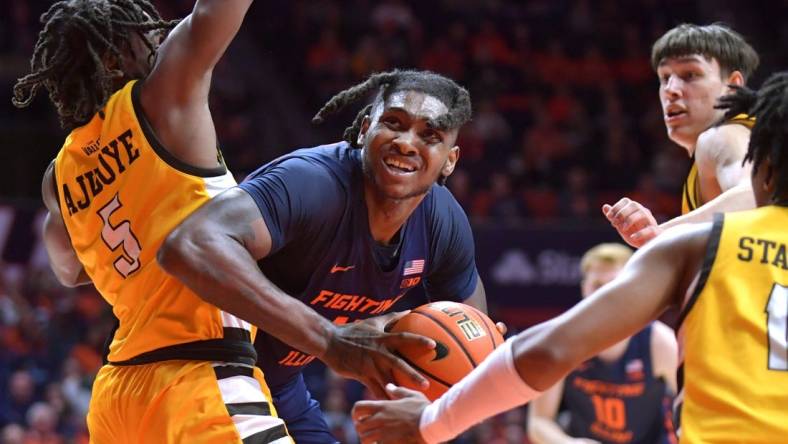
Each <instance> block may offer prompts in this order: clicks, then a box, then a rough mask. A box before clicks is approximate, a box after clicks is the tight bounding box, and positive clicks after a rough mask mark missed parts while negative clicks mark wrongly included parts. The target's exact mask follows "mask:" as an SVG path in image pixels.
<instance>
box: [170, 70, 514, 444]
mask: <svg viewBox="0 0 788 444" xmlns="http://www.w3.org/2000/svg"><path fill="white" fill-rule="evenodd" d="M370 93H374V94H375V98H374V100H373V101H372V103H371V104H369V105H367V106H366V107H364V108H363V109H362V110H361V112H360V113H359V114H358V116H357V117H356V119H355V121H354V122H353V124H352V125H351V126H350V127H349V128H348V129H347V130H346V131H345V137H344V138H345V140H344V141H342V142H339V143H334V144H331V145H324V146H318V147H314V148H306V149H301V150H297V151H294V152H293V153H290V154H288V155H285V156H283V157H281V158H279V159H276V160H274V161H273V162H271V163H269V164H267V165H265V166H263V167H261V168H260V169H258V170H257V171H255V172H254V173H252V174H251V175H250V176H249V177H248V178H247V179H246V181H245V182H244V183H242V184H240V185H239V186H238V187H237V188H235V189H232V190H229V191H226V192H225V193H223V194H222V195H220V196H218V197H217V198H216V199H214V200H212V201H211V202H209V203H208V204H206V205H205V206H204V207H203V208H201V209H200V210H198V211H196V212H195V213H194V214H193V215H192V216H190V217H189V218H188V219H187V220H186V221H185V222H184V223H183V224H182V225H181V226H180V228H178V229H177V230H176V231H175V232H173V234H172V235H170V237H169V238H168V240H167V242H166V243H165V245H164V247H163V248H162V250H161V252H160V257H159V260H160V262H161V263H162V265H163V266H164V267H165V268H166V269H167V270H168V271H170V272H172V273H173V274H175V275H176V276H178V277H179V278H180V279H181V280H183V281H184V282H186V283H187V285H189V286H190V287H191V288H193V289H194V290H195V291H197V292H199V293H200V294H201V295H202V296H203V297H204V298H206V299H207V300H212V301H214V303H215V304H216V305H217V306H219V307H222V306H223V304H227V308H228V309H229V308H231V306H230V304H232V303H236V302H238V301H240V300H241V299H240V298H241V297H243V298H244V299H245V301H244V303H243V304H240V303H239V304H238V305H235V306H233V307H232V308H235V309H238V310H241V311H243V312H244V313H246V317H245V319H247V320H249V321H250V322H252V323H253V324H255V325H258V326H260V328H261V330H263V331H261V332H260V334H258V336H257V339H256V341H255V346H256V348H257V351H258V356H259V360H258V364H259V365H260V367H261V368H262V369H263V372H264V373H265V376H266V381H268V383H269V385H270V387H271V392H272V395H273V398H274V404H275V405H276V408H277V411H278V412H279V414H280V416H281V417H282V418H283V419H284V420H285V422H286V423H287V426H288V429H289V431H290V433H291V434H292V436H293V438H294V439H295V440H296V442H298V443H299V444H302V443H321V444H323V443H334V442H336V439H335V438H334V437H333V436H332V435H331V433H330V432H329V430H328V426H327V424H326V421H325V419H323V416H322V414H321V412H320V410H319V405H318V403H317V402H316V401H314V400H313V399H312V398H311V395H310V394H309V392H308V391H307V389H306V386H305V384H304V379H303V376H302V375H301V369H302V368H303V366H304V365H306V364H308V363H309V362H310V361H312V360H313V359H315V358H318V359H320V360H322V361H323V362H325V363H326V364H327V365H328V366H329V367H331V368H332V369H333V370H335V371H336V372H338V373H339V374H340V375H343V376H346V377H350V378H354V379H357V380H359V381H361V382H363V383H364V384H365V385H366V386H367V387H368V388H369V389H370V390H371V391H372V392H373V393H374V394H375V395H376V396H377V397H379V398H382V397H385V392H384V389H383V388H384V386H385V385H386V383H387V382H390V381H391V379H392V371H400V372H403V373H404V374H407V375H409V377H410V379H411V380H412V386H414V387H417V386H420V385H424V384H426V381H425V380H424V378H423V377H422V376H421V375H419V374H418V373H417V372H415V371H414V370H413V369H412V368H411V367H410V366H409V365H408V364H406V363H405V362H404V361H403V360H402V359H400V358H398V357H397V356H395V355H394V354H392V353H391V352H390V351H389V349H390V348H395V347H399V346H401V345H404V344H405V343H410V344H411V345H412V346H422V347H426V348H430V347H434V346H435V344H434V342H433V341H432V340H429V339H426V338H424V337H421V336H417V335H412V334H409V333H397V334H390V333H386V332H384V331H383V326H384V325H386V324H387V323H388V322H390V321H391V320H393V319H395V318H396V317H397V316H400V315H399V314H396V313H391V314H388V315H384V314H385V313H387V312H389V311H391V310H392V309H394V308H395V307H396V308H400V307H401V308H406V307H404V306H403V304H405V305H407V304H406V303H407V302H409V303H410V304H411V305H410V306H415V305H420V303H423V302H427V301H426V300H422V301H418V300H414V299H415V297H414V298H410V299H405V296H406V294H407V293H408V291H409V290H411V289H412V288H414V287H416V286H419V285H423V286H424V288H425V290H426V295H427V300H454V301H464V302H465V303H467V304H470V305H474V306H476V307H477V308H480V309H482V310H485V311H486V300H485V295H484V289H483V287H482V283H481V281H480V280H479V277H478V273H477V270H476V265H475V260H474V244H473V237H472V234H471V229H470V225H469V223H468V219H467V217H466V215H465V214H464V213H463V211H462V209H461V208H460V206H459V205H458V204H457V202H456V201H455V200H454V198H453V197H452V195H451V193H450V192H449V191H448V190H447V189H446V188H445V187H443V186H440V185H439V184H438V183H437V182H438V181H439V180H442V179H445V178H447V177H448V176H449V175H451V173H452V171H454V167H455V166H456V164H457V160H458V158H459V152H460V148H459V147H458V146H457V145H456V142H457V133H458V131H459V128H460V126H461V125H462V124H463V123H465V122H466V121H468V120H469V119H470V116H471V102H470V97H469V95H468V92H467V91H466V90H465V89H463V88H461V87H460V86H459V85H457V84H456V83H454V82H453V81H452V80H450V79H447V78H445V77H443V76H440V75H437V74H434V73H431V72H425V71H391V72H385V73H379V74H374V75H372V76H370V77H369V78H368V79H367V80H366V81H364V82H362V83H360V84H359V85H356V86H353V87H351V88H349V89H347V90H345V91H342V92H340V93H339V94H337V95H336V96H335V97H333V98H332V99H331V100H329V101H328V103H327V104H326V105H325V106H324V107H323V109H321V110H320V111H319V112H318V113H317V115H316V116H315V119H314V121H315V122H318V123H319V122H321V121H322V120H323V119H325V118H326V117H327V116H329V115H331V114H332V113H335V112H337V111H339V110H341V109H343V108H344V107H346V106H348V105H349V104H351V103H355V102H357V101H360V100H362V99H364V98H366V97H367V96H368V95H369V94H370ZM235 296H238V298H237V297H235ZM398 301H401V303H399V304H397V302H398ZM381 315H384V316H381ZM367 318H371V319H367ZM365 319H366V320H365ZM357 320H365V321H362V322H354V321H357ZM501 328H502V327H501Z"/></svg>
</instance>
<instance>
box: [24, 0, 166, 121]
mask: <svg viewBox="0 0 788 444" xmlns="http://www.w3.org/2000/svg"><path fill="white" fill-rule="evenodd" d="M41 23H42V24H43V25H44V29H42V30H41V32H40V33H39V34H38V41H37V42H36V45H35V48H34V50H33V56H32V58H31V59H30V68H31V72H30V74H27V75H26V76H24V77H22V78H20V79H18V80H17V82H16V84H15V85H14V97H13V98H12V99H11V101H12V103H13V104H14V105H15V106H16V107H18V108H24V107H27V106H28V105H30V103H31V102H32V101H33V99H34V98H35V96H36V93H37V92H38V90H39V89H40V88H41V87H42V86H43V87H45V88H46V89H47V91H49V98H50V99H51V100H52V103H53V104H54V105H55V107H56V108H57V113H58V116H59V118H60V125H61V126H62V127H63V128H65V129H73V128H75V127H78V126H81V125H84V124H85V123H87V122H88V121H90V119H91V118H92V117H93V115H94V114H95V113H96V112H98V111H99V110H100V109H101V108H102V107H103V106H104V104H105V103H106V101H107V100H108V99H109V97H110V96H111V95H112V93H113V92H114V89H115V88H114V86H113V84H114V80H115V79H118V78H119V77H123V73H122V72H121V71H119V70H110V69H107V67H106V66H105V65H104V61H103V57H104V56H105V55H107V53H109V54H110V55H111V56H114V57H115V58H116V59H117V60H121V58H122V54H123V52H124V51H131V39H132V37H133V35H134V33H137V35H139V36H140V37H143V38H141V40H142V41H143V42H144V44H145V46H146V47H147V48H148V50H149V51H150V54H149V57H152V56H153V55H154V54H155V51H156V48H155V47H154V46H153V44H152V43H151V42H150V41H148V39H147V38H144V34H145V33H147V32H148V31H168V30H170V29H171V28H172V27H174V26H175V24H177V21H167V20H162V18H161V16H160V15H159V13H158V11H157V10H156V8H155V7H154V6H153V4H151V3H150V1H148V0H66V1H59V2H57V3H55V4H53V5H52V6H51V7H50V8H49V10H48V11H47V12H45V13H44V14H42V15H41Z"/></svg>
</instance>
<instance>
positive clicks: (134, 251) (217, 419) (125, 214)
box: [14, 0, 292, 443]
mask: <svg viewBox="0 0 788 444" xmlns="http://www.w3.org/2000/svg"><path fill="white" fill-rule="evenodd" d="M250 5H251V0H232V1H230V0H199V1H197V2H196V4H195V6H194V9H193V11H192V13H191V14H190V15H189V16H187V17H186V18H185V19H184V20H183V21H181V22H180V23H179V24H177V26H175V23H174V22H169V21H165V20H162V19H161V17H160V16H159V14H158V12H157V11H156V10H155V9H154V7H153V6H152V5H151V4H150V3H149V2H148V1H147V0H67V1H61V2H57V3H55V4H53V5H52V6H51V7H50V9H49V11H47V12H46V13H45V14H44V15H43V16H42V18H41V19H42V22H43V24H44V29H43V30H42V31H41V33H40V34H39V39H38V43H37V44H36V47H35V50H34V54H33V58H32V60H31V68H32V73H30V74H29V75H27V76H25V77H23V78H22V79H20V80H19V81H18V82H17V84H16V85H15V87H14V103H15V104H16V105H17V106H27V105H28V104H29V103H30V102H31V101H32V100H33V98H34V96H35V95H36V92H37V91H38V90H39V89H40V88H41V87H44V88H46V89H47V90H48V92H49V97H50V99H51V100H52V103H53V104H54V105H55V107H56V108H57V111H58V115H59V116H60V121H61V124H62V125H63V127H64V128H65V129H67V130H69V131H70V134H69V135H68V137H67V138H66V141H65V143H64V144H63V147H62V148H61V150H60V152H59V153H58V154H57V157H56V158H55V160H54V161H53V162H52V163H51V164H50V166H49V168H48V169H47V171H46V173H45V174H44V180H43V186H42V193H43V196H44V202H45V203H46V206H47V208H48V209H49V214H48V215H47V218H46V221H45V228H44V230H45V232H44V240H45V244H46V247H47V251H48V253H49V256H50V262H51V264H52V268H53V269H54V271H55V274H56V275H57V277H58V278H59V280H60V281H61V282H62V283H63V284H65V285H69V286H74V285H80V284H86V283H90V282H92V283H93V284H94V285H95V286H96V288H97V289H98V291H99V292H100V293H101V295H102V296H103V297H104V298H105V299H106V300H107V302H109V303H110V305H112V308H113V313H114V314H115V316H116V317H117V318H118V326H117V328H116V330H115V332H114V334H113V337H112V341H111V343H110V345H109V350H108V355H107V357H106V359H107V363H106V365H104V366H103V367H102V368H101V370H100V371H99V373H98V375H97V376H96V380H95V384H94V385H93V393H92V398H91V402H90V410H89V413H88V417H87V423H88V429H89V432H90V435H91V441H95V442H101V443H104V442H114V443H127V442H129V443H130V442H173V443H174V442H196V443H200V442H204V443H216V442H238V443H240V442H242V441H243V442H261V443H262V442H266V443H267V442H274V441H275V442H277V443H279V442H292V440H291V439H290V438H289V437H288V436H287V431H286V428H285V426H284V423H283V422H282V420H281V419H278V418H276V417H275V416H274V409H273V408H272V407H271V406H270V403H271V400H270V395H269V394H268V390H267V388H266V386H265V382H264V380H263V377H262V373H261V372H260V369H259V368H255V367H254V366H253V364H254V362H255V360H256V353H255V350H254V346H253V343H252V338H253V337H254V334H255V329H254V328H252V327H250V325H249V324H248V323H246V322H244V321H242V320H241V319H240V318H238V317H236V316H234V315H233V314H231V313H228V312H224V311H221V310H219V309H217V308H216V307H215V306H213V305H210V304H209V303H207V302H206V301H204V300H202V299H200V297H199V296H197V295H196V294H194V293H193V292H192V291H190V290H189V289H188V288H187V287H186V286H185V285H183V284H182V283H180V282H179V281H177V280H176V279H174V278H173V277H171V276H170V275H168V274H167V273H165V272H164V270H162V268H161V267H160V266H159V265H158V263H157V262H156V251H157V250H158V248H159V246H160V245H161V244H162V242H163V241H164V238H165V237H166V235H167V234H168V233H169V232H170V231H171V230H172V229H173V228H174V227H175V226H176V225H177V224H178V223H179V222H180V221H181V220H183V219H184V218H185V217H186V216H187V215H188V214H189V213H191V212H192V211H194V210H195V209H196V208H198V207H199V206H200V205H202V204H203V203H205V202H206V201H208V200H209V199H210V198H211V197H212V196H213V195H215V194H217V193H218V192H219V191H220V190H223V189H226V188H229V187H231V186H233V185H235V181H234V180H233V176H232V175H231V174H230V172H229V171H227V168H226V167H225V165H224V163H223V161H222V158H221V156H220V154H219V152H218V150H217V147H216V132H215V130H214V126H213V121H212V117H211V114H210V111H209V109H208V92H209V89H210V82H211V73H212V71H213V67H214V66H215V65H216V63H217V62H218V60H219V58H220V57H221V56H222V54H223V53H224V51H225V49H226V48H227V46H228V45H229V43H230V41H231V40H232V39H233V37H234V36H235V34H236V32H237V31H238V29H239V27H240V25H241V22H242V20H243V18H244V16H245V15H246V12H247V10H248V9H249V7H250ZM173 27H174V28H173ZM170 29H172V31H171V32H169V35H167V36H166V39H164V41H163V42H162V43H161V45H159V42H160V41H161V38H162V37H164V36H165V34H167V31H169V30H170ZM236 313H237V312H236ZM249 440H252V441H249Z"/></svg>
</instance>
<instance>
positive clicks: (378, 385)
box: [322, 312, 435, 399]
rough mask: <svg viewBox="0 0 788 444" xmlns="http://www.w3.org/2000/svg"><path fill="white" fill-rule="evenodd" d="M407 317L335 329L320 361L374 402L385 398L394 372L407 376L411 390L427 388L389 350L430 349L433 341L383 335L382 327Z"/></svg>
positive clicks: (394, 316)
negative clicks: (356, 384) (358, 386)
mask: <svg viewBox="0 0 788 444" xmlns="http://www.w3.org/2000/svg"><path fill="white" fill-rule="evenodd" d="M407 313H408V312H399V313H391V314H388V315H384V316H378V317H376V318H370V319H367V320H364V321H361V322H356V323H353V324H347V325H341V326H337V327H336V328H335V329H334V331H333V335H332V337H331V339H330V341H329V346H328V350H326V353H325V355H324V356H323V359H322V361H323V362H325V363H326V365H328V366H329V367H331V369H332V370H334V371H335V372H337V373H338V374H339V375H340V376H344V377H346V378H352V379H355V380H358V381H360V382H361V383H363V384H364V385H366V386H367V388H369V389H370V391H372V394H373V395H374V396H375V397H376V398H378V399H386V398H388V396H387V395H386V391H385V390H384V387H385V386H386V384H387V383H390V382H392V381H394V376H393V372H394V370H397V371H399V372H401V373H403V374H405V375H407V377H408V379H409V381H410V382H411V383H412V385H411V387H412V388H421V389H425V388H427V387H428V386H429V382H428V381H427V379H425V378H424V377H423V376H422V375H421V374H419V372H417V371H416V370H414V369H413V368H412V367H411V366H410V365H408V364H407V363H406V362H405V361H404V360H403V359H402V358H400V357H398V356H396V355H395V354H393V353H392V352H391V350H395V349H397V348H399V347H404V346H419V347H424V348H425V349H433V348H435V341H433V340H432V339H430V338H427V337H424V336H421V335H417V334H414V333H408V332H398V333H388V332H386V331H384V328H385V326H386V325H388V324H390V323H392V322H394V321H396V320H397V319H399V318H401V317H402V316H405V315H406V314H407Z"/></svg>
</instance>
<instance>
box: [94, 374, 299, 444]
mask: <svg viewBox="0 0 788 444" xmlns="http://www.w3.org/2000/svg"><path fill="white" fill-rule="evenodd" d="M87 422H88V431H89V432H90V442H91V443H96V444H105V443H106V444H126V443H135V444H136V443H211V444H214V443H243V444H251V443H255V444H257V443H260V444H262V443H276V444H285V443H288V444H292V443H293V440H292V439H291V438H290V436H289V435H288V434H287V429H286V428H285V424H284V422H283V421H282V420H281V419H279V418H277V417H276V410H275V409H274V406H273V404H272V403H271V392H270V391H269V389H268V386H267V385H266V384H265V381H264V380H263V372H262V371H261V370H260V369H259V368H257V367H254V368H251V367H243V366H237V365H227V364H225V363H212V362H196V361H163V362H157V363H154V364H145V365H132V366H113V365H105V366H104V367H102V368H101V370H99V373H98V375H97V376H96V381H95V383H94V385H93V395H92V397H91V400H90V410H89V412H88V417H87Z"/></svg>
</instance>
